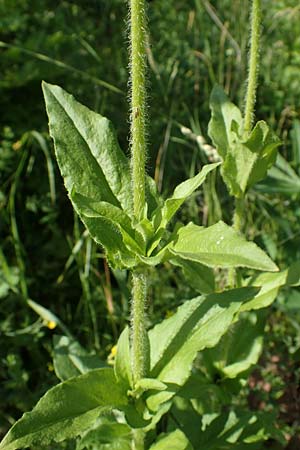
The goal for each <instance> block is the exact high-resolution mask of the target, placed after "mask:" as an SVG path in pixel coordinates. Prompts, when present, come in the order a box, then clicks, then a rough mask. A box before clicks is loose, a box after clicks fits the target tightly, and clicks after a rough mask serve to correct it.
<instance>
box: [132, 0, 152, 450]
mask: <svg viewBox="0 0 300 450" xmlns="http://www.w3.org/2000/svg"><path fill="white" fill-rule="evenodd" d="M129 1H130V47H131V52H130V74H131V80H130V81H131V117H130V122H131V130H130V131H131V164H132V192H133V212H134V216H135V219H136V220H137V221H140V220H142V219H143V218H144V217H145V213H146V195H145V160H146V10H145V7H146V6H145V0H129ZM146 297H147V276H146V273H142V272H139V271H138V270H134V271H133V273H132V307H131V349H130V350H131V366H132V373H133V381H134V383H136V382H137V381H138V380H140V379H141V378H143V377H145V376H147V372H148V362H149V356H148V355H149V346H148V335H147V331H146V312H145V304H146ZM133 441H134V447H133V448H134V449H135V450H144V433H143V431H141V430H135V432H134V435H133Z"/></svg>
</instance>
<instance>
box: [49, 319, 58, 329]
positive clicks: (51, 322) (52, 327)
mask: <svg viewBox="0 0 300 450" xmlns="http://www.w3.org/2000/svg"><path fill="white" fill-rule="evenodd" d="M56 325H57V323H56V322H54V320H49V321H48V322H47V327H48V328H49V330H54V328H56Z"/></svg>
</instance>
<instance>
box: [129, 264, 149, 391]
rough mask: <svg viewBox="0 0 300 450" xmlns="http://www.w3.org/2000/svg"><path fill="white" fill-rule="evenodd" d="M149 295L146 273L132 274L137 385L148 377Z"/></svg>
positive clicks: (134, 357) (133, 356)
mask: <svg viewBox="0 0 300 450" xmlns="http://www.w3.org/2000/svg"><path fill="white" fill-rule="evenodd" d="M146 295H147V276H146V274H145V273H139V272H137V271H134V272H133V273H132V307H131V358H132V360H131V365H132V372H133V379H134V380H133V381H134V383H136V382H137V381H138V380H140V379H141V378H143V377H145V376H146V375H147V371H148V362H149V357H148V340H147V331H146V324H145V318H146V312H145V300H146Z"/></svg>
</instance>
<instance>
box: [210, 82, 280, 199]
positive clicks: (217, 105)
mask: <svg viewBox="0 0 300 450" xmlns="http://www.w3.org/2000/svg"><path fill="white" fill-rule="evenodd" d="M210 107H211V111H212V117H211V120H210V123H209V129H208V133H209V136H210V137H211V139H212V141H213V143H214V145H215V146H216V148H217V151H218V153H219V154H220V156H221V157H222V158H223V161H224V164H223V165H222V168H221V174H222V177H223V179H224V182H225V183H226V185H227V187H228V189H229V191H230V193H231V194H232V195H234V196H236V197H242V196H243V195H244V193H245V192H246V190H247V189H249V188H250V187H251V186H253V185H254V184H255V183H256V182H258V181H260V180H262V179H263V178H264V177H265V176H266V174H267V171H268V169H269V168H270V167H271V166H272V165H273V164H274V162H275V160H276V150H277V147H278V146H279V145H280V140H279V139H278V137H277V136H276V135H275V133H274V132H273V131H272V130H271V129H270V128H269V127H268V125H267V124H266V123H265V122H263V121H260V122H258V123H257V124H256V125H255V127H254V129H253V130H252V132H251V133H250V135H249V136H244V133H243V120H242V115H241V112H240V111H239V109H238V108H237V107H236V106H235V105H234V104H233V103H231V102H230V100H229V99H228V97H227V95H226V94H225V93H224V91H223V90H222V88H221V87H219V86H216V87H215V88H214V89H213V91H212V94H211V99H210Z"/></svg>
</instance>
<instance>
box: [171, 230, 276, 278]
mask: <svg viewBox="0 0 300 450" xmlns="http://www.w3.org/2000/svg"><path fill="white" fill-rule="evenodd" d="M170 251H171V252H172V253H173V254H174V255H175V256H177V257H180V258H183V259H187V260H190V261H196V262H199V263H202V264H204V265H206V266H209V267H221V268H232V267H249V268H251V269H256V270H265V271H277V270H278V268H277V266H276V265H275V264H274V263H273V261H272V260H271V259H270V258H269V257H268V256H267V254H266V253H265V252H263V251H262V250H261V249H260V248H259V247H258V246H257V245H256V244H254V243H253V242H248V241H246V239H245V238H244V237H243V236H242V235H241V234H239V233H237V232H236V231H235V230H234V229H233V228H232V227H229V226H228V225H226V224H225V223H224V222H222V221H220V222H218V223H216V224H215V225H212V226H211V227H208V228H203V227H199V226H197V225H195V224H193V223H189V224H188V225H186V226H185V227H182V228H180V229H179V231H178V239H177V242H175V244H174V245H173V247H172V248H171V249H170Z"/></svg>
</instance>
